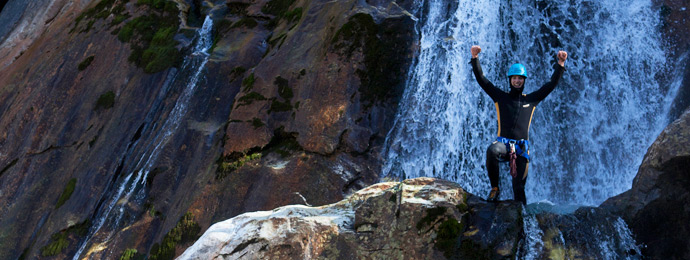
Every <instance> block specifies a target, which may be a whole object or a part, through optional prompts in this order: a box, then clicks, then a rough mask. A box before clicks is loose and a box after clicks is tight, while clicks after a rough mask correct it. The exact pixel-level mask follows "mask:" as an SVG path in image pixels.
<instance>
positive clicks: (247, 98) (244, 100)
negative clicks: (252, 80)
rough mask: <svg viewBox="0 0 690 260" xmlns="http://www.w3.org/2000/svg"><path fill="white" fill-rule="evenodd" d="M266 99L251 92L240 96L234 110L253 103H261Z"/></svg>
mask: <svg viewBox="0 0 690 260" xmlns="http://www.w3.org/2000/svg"><path fill="white" fill-rule="evenodd" d="M266 99H267V98H266V97H264V96H263V95H261V94H259V93H257V92H254V91H252V92H249V93H248V94H246V95H244V96H242V97H241V98H239V99H237V106H235V108H238V107H241V106H246V105H250V104H252V103H254V101H263V100H266Z"/></svg>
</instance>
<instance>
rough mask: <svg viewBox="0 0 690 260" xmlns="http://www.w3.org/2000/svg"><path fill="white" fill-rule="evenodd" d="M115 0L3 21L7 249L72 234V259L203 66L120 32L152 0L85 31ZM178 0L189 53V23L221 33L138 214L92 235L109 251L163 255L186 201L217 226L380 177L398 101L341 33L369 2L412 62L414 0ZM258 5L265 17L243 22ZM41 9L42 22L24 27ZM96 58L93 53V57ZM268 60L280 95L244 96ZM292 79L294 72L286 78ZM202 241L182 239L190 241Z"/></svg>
mask: <svg viewBox="0 0 690 260" xmlns="http://www.w3.org/2000/svg"><path fill="white" fill-rule="evenodd" d="M101 2H102V1H87V0H82V1H61V0H45V1H35V3H34V2H31V3H33V4H32V5H31V6H29V5H25V6H24V7H22V6H20V7H17V8H18V9H17V10H20V9H22V10H24V12H25V13H22V15H23V16H22V18H21V23H16V25H15V27H12V28H11V29H10V30H7V33H6V35H3V37H5V36H7V37H9V38H7V37H5V38H7V39H10V38H11V37H14V38H12V39H16V40H12V41H3V43H2V46H0V53H2V54H3V55H1V56H0V62H2V64H3V67H1V68H2V69H0V115H1V117H0V130H1V131H0V258H2V259H16V258H19V257H20V256H23V257H25V259H33V258H36V257H39V256H40V255H41V250H42V248H44V247H46V246H47V245H50V244H51V243H53V242H54V239H52V237H53V236H54V235H59V234H68V235H67V236H66V247H65V248H63V249H62V250H60V253H59V254H56V255H53V256H52V258H70V257H71V256H72V255H73V254H74V253H75V252H76V250H77V248H78V247H79V244H80V242H81V240H83V239H84V234H81V233H73V232H72V233H70V232H71V231H69V230H72V229H70V228H72V227H75V226H76V225H77V224H78V223H84V222H85V221H90V222H87V223H91V224H93V223H94V222H95V221H97V220H95V219H92V218H93V217H94V216H96V215H97V213H98V211H99V210H102V207H103V205H104V204H106V203H107V199H108V198H109V197H110V196H113V194H114V193H115V192H116V191H117V190H118V188H119V187H120V183H121V182H122V180H123V179H124V177H125V176H129V175H132V174H134V173H136V172H137V171H138V170H139V168H140V167H141V166H137V161H138V157H137V156H143V155H142V154H145V147H146V146H147V145H150V144H151V143H153V142H154V141H155V139H156V136H158V133H160V132H161V129H160V127H161V125H163V123H164V122H165V120H166V119H167V118H168V116H169V115H168V114H169V111H170V110H171V109H172V107H173V106H174V105H175V102H176V100H177V98H178V96H179V94H180V92H181V89H182V88H183V87H184V83H183V82H177V83H174V84H172V85H171V86H168V85H166V80H167V79H168V77H170V78H173V77H175V78H183V77H185V76H186V74H189V73H190V72H188V71H183V70H179V69H177V68H172V69H168V70H165V71H162V72H158V73H155V74H146V73H144V72H143V70H142V69H141V68H137V67H135V66H134V65H133V64H132V63H129V62H128V56H129V55H130V53H131V47H130V46H129V44H125V43H122V42H120V41H118V39H117V35H114V34H113V33H114V32H115V31H116V30H118V29H121V27H122V26H123V25H124V24H125V23H126V22H127V21H130V20H132V19H134V18H135V17H137V16H139V15H142V14H144V13H145V12H147V11H148V9H147V8H145V7H143V6H140V5H137V4H136V3H135V1H126V2H127V4H126V5H125V9H126V10H125V11H126V12H127V13H129V14H130V15H131V17H130V18H128V20H125V21H124V22H123V23H121V24H119V25H115V26H113V25H111V22H112V21H113V20H114V19H115V17H114V16H113V15H110V16H108V17H106V18H104V19H97V20H94V23H93V24H92V28H91V29H90V30H88V31H85V32H70V30H71V29H72V28H73V27H74V24H75V19H76V18H77V17H78V16H79V15H80V14H82V13H83V11H85V10H87V9H89V8H91V7H93V6H95V5H97V4H99V3H101ZM120 2H121V0H116V1H114V3H120ZM175 2H177V3H178V4H179V6H180V7H184V8H183V10H186V11H185V12H184V13H183V14H182V15H181V16H180V18H181V19H183V20H181V21H180V27H181V28H183V29H182V30H180V32H179V34H178V35H177V36H176V37H175V38H176V39H180V40H181V42H180V44H179V45H178V48H180V50H181V51H182V52H184V53H187V52H188V50H187V48H189V47H190V46H191V44H193V42H192V39H193V36H191V35H192V34H189V31H185V30H187V29H189V28H191V27H193V26H200V25H201V24H200V23H201V22H200V21H203V15H204V14H206V13H211V14H212V17H213V19H214V24H215V25H216V27H215V30H216V31H214V35H216V36H217V39H218V41H217V42H216V46H215V49H214V50H213V51H212V53H211V55H210V59H209V62H208V63H207V64H206V67H205V68H204V70H203V71H202V73H203V75H204V76H203V77H202V79H201V80H200V81H199V84H198V86H197V89H196V91H195V94H194V96H193V97H192V98H191V100H190V102H189V104H188V111H187V113H186V115H185V118H184V119H183V120H182V121H181V123H180V127H179V128H177V130H176V131H174V132H173V133H171V135H170V137H169V141H168V142H167V143H165V144H164V145H162V146H161V147H158V148H157V149H158V150H159V151H158V153H159V158H158V159H157V160H156V161H155V162H153V163H152V165H151V168H150V169H151V173H150V174H149V175H148V176H147V177H148V178H147V180H146V186H145V187H144V188H143V192H142V193H141V195H140V196H138V197H137V198H135V199H130V200H129V201H126V200H122V201H119V202H118V205H125V206H124V207H123V208H122V209H123V219H124V220H123V221H121V224H120V225H119V226H116V227H114V228H104V229H103V230H101V231H99V232H98V234H96V235H95V236H94V237H95V238H96V239H95V241H96V242H91V243H90V244H89V245H87V246H86V250H85V252H86V254H87V255H88V256H89V257H91V258H93V259H113V258H119V256H120V255H121V254H122V253H123V252H124V251H125V250H127V249H136V250H137V251H138V252H139V253H138V254H139V255H144V256H146V255H150V254H151V251H152V249H153V247H154V245H155V244H159V245H160V244H161V243H162V241H163V240H164V238H165V236H166V234H168V232H170V231H171V230H173V229H174V228H175V227H176V225H177V224H178V221H179V220H180V219H181V218H182V217H183V216H185V215H186V213H193V217H192V218H193V221H194V222H196V223H198V225H199V226H200V228H201V229H202V230H205V229H206V228H208V226H210V224H211V223H214V222H217V221H220V220H224V219H228V218H231V217H233V216H236V215H239V214H242V213H244V212H248V211H257V210H269V209H273V208H276V207H280V206H284V205H288V204H295V203H306V204H310V205H324V204H328V203H333V202H335V201H338V200H340V199H342V198H343V197H345V196H346V195H347V194H351V193H352V192H354V191H355V190H358V189H361V188H363V187H365V186H367V185H370V184H372V183H374V182H375V181H376V180H377V178H378V177H377V174H378V172H379V167H380V160H381V158H380V156H379V153H380V151H381V146H382V144H383V139H384V137H385V133H387V132H388V129H389V127H390V124H391V121H392V119H393V115H394V113H395V110H396V108H397V99H396V98H395V97H396V96H395V95H390V96H385V97H384V98H382V99H380V100H378V101H377V102H369V103H367V102H361V101H360V99H361V98H360V95H361V94H360V92H361V91H362V90H361V89H360V85H361V83H360V82H361V79H360V77H359V75H358V74H357V73H356V71H357V70H358V69H359V70H362V71H366V70H367V67H366V66H365V65H364V63H363V60H364V58H365V57H366V55H364V54H363V53H364V51H365V49H366V46H364V47H360V48H358V49H355V50H353V51H352V53H351V54H350V55H345V54H344V53H342V52H339V51H338V50H337V49H334V47H333V46H332V45H333V36H334V34H335V33H336V32H337V31H338V30H339V29H340V28H341V27H342V26H343V25H344V24H346V23H347V22H348V21H349V20H350V17H352V16H353V15H355V14H357V13H369V14H371V16H372V17H373V18H374V19H375V20H376V21H377V22H378V23H379V24H383V25H385V26H383V27H385V28H388V29H387V30H389V31H387V32H390V33H388V34H385V35H384V34H379V35H378V36H379V37H382V39H387V38H386V37H389V38H390V39H389V41H393V40H395V41H396V42H398V43H399V45H395V46H391V47H390V48H392V49H395V50H400V51H401V53H402V55H395V56H391V59H394V60H393V62H390V63H391V64H399V68H402V69H403V70H406V69H407V67H406V66H407V65H408V64H409V62H410V61H411V60H412V58H413V54H414V50H413V46H412V42H413V41H414V37H415V36H414V35H413V33H412V32H413V26H414V24H413V21H412V19H411V18H410V17H409V15H408V14H409V13H407V11H405V10H403V9H401V8H400V7H397V6H396V5H391V4H390V2H385V1H382V2H381V3H377V4H376V5H370V4H368V3H366V2H360V1H336V2H332V1H302V0H299V1H294V2H293V3H292V5H290V6H289V8H288V10H289V11H295V10H297V9H298V8H301V10H302V13H301V18H300V19H293V20H288V19H286V18H281V17H282V16H281V17H278V16H276V15H270V14H265V13H263V11H262V8H263V7H264V6H266V5H267V4H268V2H269V1H244V4H241V5H239V6H244V7H246V8H245V9H242V8H240V9H238V10H240V11H239V12H235V11H237V10H235V9H233V8H235V7H237V6H238V5H237V4H238V3H241V1H181V0H176V1H175ZM187 3H203V6H201V7H196V6H191V7H190V6H184V5H185V4H187ZM406 3H407V5H410V3H411V1H409V2H406ZM33 5H39V6H42V7H47V6H50V8H36V7H32V6H33ZM403 6H404V5H403ZM245 11H246V12H245ZM296 12H297V11H295V13H296ZM187 17H189V20H186V19H187ZM246 18H252V19H254V20H255V21H256V23H257V25H256V26H254V27H250V26H237V27H233V26H231V25H232V24H235V23H236V22H238V21H240V20H242V19H246ZM8 19H9V18H8ZM274 19H275V21H277V22H276V23H275V24H272V23H273V20H274ZM25 22H26V23H27V24H29V25H31V26H29V27H22V28H24V29H21V28H20V27H19V26H20V25H21V24H22V23H25ZM87 22H88V20H84V21H82V22H81V25H80V27H79V29H83V28H86V27H87V24H88V23H87ZM190 26H191V27H190ZM15 29H16V30H21V31H22V34H17V33H16V32H15V31H13V30H15ZM13 35H14V36H13ZM15 36H20V37H18V38H17V37H15ZM5 38H3V39H5ZM341 42H345V43H347V44H355V43H354V41H353V40H351V39H341ZM5 53H7V54H6V55H5ZM90 56H93V57H94V58H93V61H92V62H91V64H90V65H89V66H88V67H87V68H86V69H84V70H79V69H78V64H80V63H81V62H82V61H84V60H86V59H87V58H88V57H90ZM381 60H382V61H385V59H381ZM4 64H8V65H6V66H5V65H4ZM252 74H253V75H254V76H255V77H256V81H255V83H254V86H253V88H254V90H253V91H255V92H257V93H261V95H264V97H265V98H267V99H272V100H271V101H270V102H269V101H263V102H259V101H255V102H253V104H248V105H246V106H239V107H238V106H237V105H238V103H241V102H240V101H239V99H241V98H242V97H243V96H245V95H246V94H247V92H243V90H244V87H245V86H244V85H243V84H242V82H243V81H244V80H245V79H247V78H248V77H249V76H250V75H252ZM400 75H404V73H401V74H400ZM278 77H280V78H281V79H284V81H279V84H277V83H276V80H277V79H278ZM283 82H286V83H287V84H284V83H283ZM386 87H388V88H391V89H392V90H394V91H391V93H398V92H400V91H401V90H402V84H397V85H390V86H386ZM287 89H290V90H291V92H292V95H290V93H289V91H288V90H287ZM109 91H112V93H114V94H115V97H114V104H113V106H112V107H109V108H107V109H95V107H96V103H97V100H98V99H99V97H100V96H101V95H103V94H104V93H108V92H109ZM250 92H251V91H250ZM288 99H289V101H288ZM273 100H276V101H278V102H282V103H283V104H285V103H289V104H290V105H291V106H292V110H291V111H282V110H280V109H278V110H276V109H273V110H272V111H271V113H270V114H269V113H268V110H271V105H272V103H273V102H272V101H273ZM298 104H299V105H298ZM278 105H280V104H278ZM257 125H262V126H259V127H257ZM283 135H289V138H284V137H285V136H283ZM287 139H290V140H293V139H294V140H296V141H295V142H293V143H296V144H297V145H292V143H290V144H289V147H284V146H285V144H284V143H281V141H285V140H287ZM288 141H289V140H288ZM272 142H274V143H272ZM249 150H251V151H252V152H258V153H261V154H262V157H261V158H260V159H256V160H253V161H250V162H249V163H246V164H244V165H243V166H242V167H239V168H238V169H236V170H234V171H232V173H230V174H228V175H227V176H225V177H224V178H220V177H219V175H220V174H219V172H220V171H219V170H218V169H219V165H220V163H219V161H224V160H226V159H227V158H228V157H232V156H236V155H237V154H238V153H239V154H241V155H244V154H242V153H243V152H249ZM71 179H76V185H75V187H74V190H73V192H72V193H71V196H70V197H69V199H67V200H66V201H65V203H64V204H63V205H62V206H60V207H58V208H56V204H57V200H58V197H60V196H61V194H62V193H63V192H64V190H65V187H66V186H67V184H68V183H69V182H70V180H71ZM106 237H110V239H109V240H107V241H106V242H103V243H101V242H100V241H104V240H105V239H104V238H106ZM186 246H188V244H185V243H183V242H180V243H179V244H176V245H175V247H176V248H177V253H178V254H179V253H181V252H182V250H183V249H184V248H186ZM47 258H51V257H47Z"/></svg>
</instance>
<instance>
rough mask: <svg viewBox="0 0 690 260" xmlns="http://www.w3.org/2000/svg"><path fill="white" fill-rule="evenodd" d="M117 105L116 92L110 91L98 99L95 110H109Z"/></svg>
mask: <svg viewBox="0 0 690 260" xmlns="http://www.w3.org/2000/svg"><path fill="white" fill-rule="evenodd" d="M114 105H115V92H112V91H108V92H105V93H104V94H102V95H101V96H99V97H98V100H96V106H94V108H93V110H99V109H109V108H112V107H113V106H114Z"/></svg>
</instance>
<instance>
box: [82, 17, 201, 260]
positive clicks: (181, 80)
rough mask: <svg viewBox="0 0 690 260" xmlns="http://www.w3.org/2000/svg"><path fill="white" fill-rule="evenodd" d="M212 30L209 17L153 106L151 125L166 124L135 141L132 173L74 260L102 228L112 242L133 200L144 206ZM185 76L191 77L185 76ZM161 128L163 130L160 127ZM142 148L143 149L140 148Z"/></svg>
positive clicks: (198, 73) (105, 205)
mask: <svg viewBox="0 0 690 260" xmlns="http://www.w3.org/2000/svg"><path fill="white" fill-rule="evenodd" d="M212 28H213V21H212V20H211V18H210V17H208V16H207V17H206V19H205V20H204V24H203V26H202V27H201V29H199V30H198V31H197V34H198V35H197V43H196V45H195V46H194V48H193V50H192V52H193V53H192V54H191V55H190V56H188V57H187V58H185V61H184V63H183V65H182V67H181V69H180V72H179V73H177V72H175V71H174V70H171V72H170V74H168V78H167V79H166V82H165V83H164V86H163V87H162V88H161V93H160V95H159V97H158V100H156V101H157V102H155V103H154V106H153V108H152V110H151V111H150V112H149V114H148V115H147V117H146V118H147V121H149V123H151V121H155V120H156V119H157V118H164V119H163V120H162V121H163V122H162V123H160V124H159V123H156V124H154V125H153V127H151V129H150V131H149V132H148V138H147V140H146V141H145V142H139V141H136V143H135V144H134V145H132V146H131V147H130V148H129V149H128V153H129V154H128V156H127V157H129V158H126V159H127V160H126V162H128V163H130V164H131V165H130V166H128V169H131V170H129V171H127V173H126V174H123V178H122V180H121V181H119V184H118V186H117V189H116V191H115V192H114V193H113V194H112V195H110V197H107V198H105V199H102V200H103V206H101V207H99V208H98V209H97V213H96V214H95V217H94V218H93V221H94V223H93V225H92V227H91V229H90V230H89V233H88V235H87V236H86V238H85V239H84V240H83V241H82V243H81V245H80V247H79V250H77V253H76V254H75V255H74V258H73V259H74V260H77V259H79V257H80V256H81V254H82V252H83V251H84V249H86V248H87V246H88V244H89V243H90V242H91V243H97V241H92V240H94V239H95V238H96V235H97V234H98V233H99V231H101V229H102V228H103V227H107V228H108V229H109V231H106V232H105V233H107V234H104V235H101V236H104V238H100V239H99V240H100V241H98V243H105V242H108V241H109V240H110V239H111V238H112V236H113V235H114V234H115V233H116V231H117V228H118V227H119V225H120V224H121V223H122V222H123V218H124V216H125V210H126V207H127V202H129V201H130V200H131V199H133V198H134V199H135V200H137V201H138V203H141V201H142V200H143V199H144V198H145V196H146V195H145V189H144V185H145V184H146V179H147V176H148V174H149V173H150V172H151V170H152V169H153V166H154V164H155V162H156V160H157V159H158V156H159V155H160V152H161V151H162V150H163V148H164V147H165V145H166V144H167V143H168V141H169V140H170V137H171V136H172V135H173V134H174V133H175V132H176V130H177V129H178V128H179V126H180V123H181V122H182V118H183V117H184V116H185V114H186V113H187V107H188V105H189V101H190V99H191V98H192V95H193V94H194V90H195V89H196V87H197V82H198V81H199V79H200V77H201V71H202V70H203V68H204V66H205V65H206V63H207V62H208V56H209V54H208V53H207V51H208V50H209V49H210V48H211V45H212V43H213V39H212V34H211V30H212ZM185 72H190V73H189V74H186V73H185ZM181 75H184V76H181ZM176 84H181V85H182V86H184V89H183V90H182V93H181V94H180V95H179V97H178V98H177V100H176V101H175V105H174V107H173V108H172V110H170V112H169V113H168V114H167V117H165V116H162V115H161V114H160V113H161V111H160V110H161V109H162V107H161V106H162V105H163V102H162V99H163V98H166V97H167V96H168V91H169V89H170V86H172V85H176ZM159 125H160V127H157V126H159ZM140 144H141V145H142V147H137V146H138V145H140ZM135 151H136V152H135Z"/></svg>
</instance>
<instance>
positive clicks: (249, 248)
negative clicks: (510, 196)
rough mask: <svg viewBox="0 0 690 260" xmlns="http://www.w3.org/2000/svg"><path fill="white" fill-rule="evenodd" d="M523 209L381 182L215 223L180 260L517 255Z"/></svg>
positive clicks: (431, 187) (450, 190) (438, 184)
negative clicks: (333, 197)
mask: <svg viewBox="0 0 690 260" xmlns="http://www.w3.org/2000/svg"><path fill="white" fill-rule="evenodd" d="M521 208H522V206H521V205H520V204H519V203H518V202H506V203H499V204H487V203H486V202H480V199H479V198H477V197H475V196H473V195H471V194H469V193H467V192H465V191H464V190H463V189H462V188H461V187H460V186H458V185H457V184H455V183H452V182H448V181H443V180H437V179H432V178H418V179H411V180H405V181H403V182H386V183H379V184H375V185H373V186H370V187H368V188H365V189H362V190H360V191H358V192H357V193H355V194H353V195H352V196H350V197H348V198H347V199H344V200H342V201H340V202H338V203H335V204H330V205H326V206H322V207H307V206H301V205H292V206H285V207H281V208H277V209H275V210H273V211H261V212H252V213H245V214H242V215H240V216H237V217H235V218H232V219H229V220H226V221H223V222H220V223H216V224H214V225H213V226H211V227H210V228H209V229H208V230H207V231H206V233H204V235H203V236H202V237H201V238H200V239H199V240H197V242H196V243H195V244H194V245H193V246H191V247H190V248H188V249H187V251H185V253H184V254H182V255H181V256H180V258H179V259H217V258H227V259H311V258H327V259H402V258H409V259H437V258H443V255H444V254H445V255H447V256H451V255H457V254H462V255H466V256H467V257H471V256H473V255H477V254H480V255H485V254H488V255H490V256H491V258H504V257H512V256H514V255H515V254H516V251H517V248H518V241H519V239H518V238H519V237H520V236H519V233H520V232H521V229H520V227H522V215H521V213H520V212H521ZM458 239H459V240H458ZM456 240H458V241H459V243H460V244H461V245H462V252H457V249H458V248H456V246H455V245H456ZM403 256H404V257H403Z"/></svg>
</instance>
